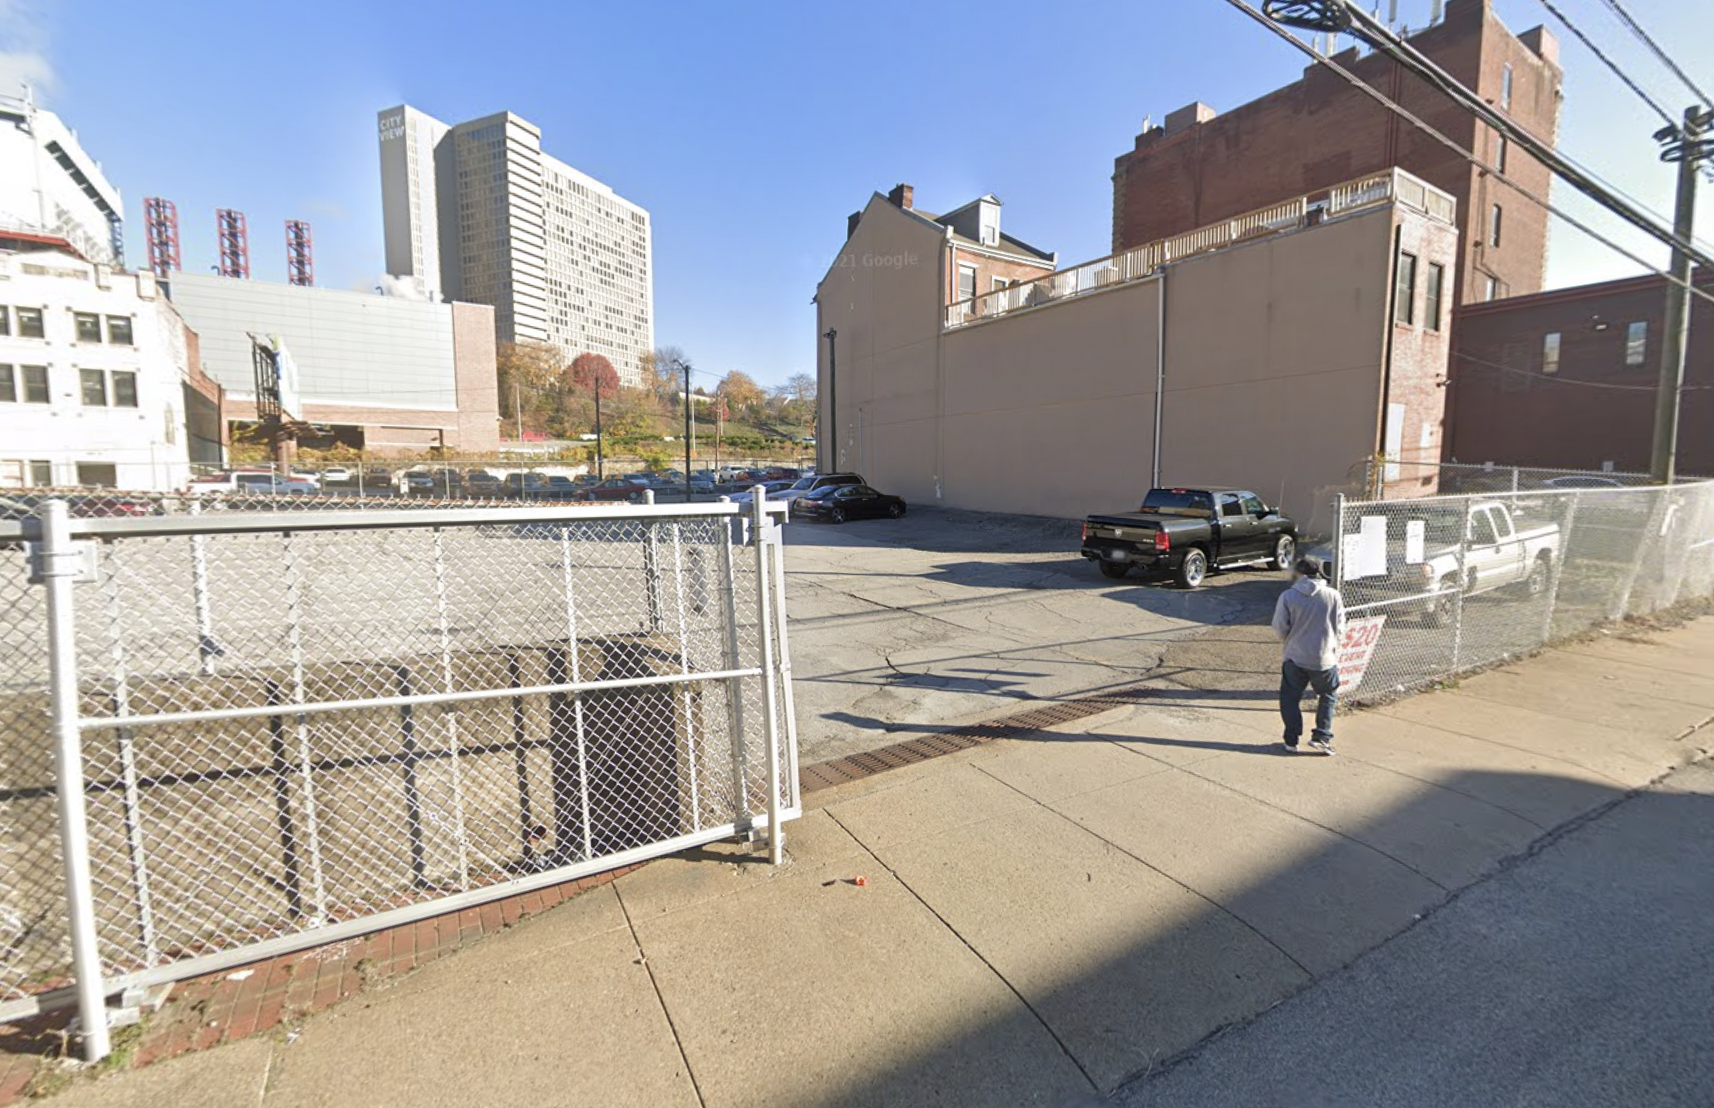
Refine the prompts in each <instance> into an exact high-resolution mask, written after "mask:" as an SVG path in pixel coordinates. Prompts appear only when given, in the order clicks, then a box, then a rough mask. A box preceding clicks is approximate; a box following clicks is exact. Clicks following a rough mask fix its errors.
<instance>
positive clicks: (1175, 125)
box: [1166, 101, 1215, 135]
mask: <svg viewBox="0 0 1714 1108" xmlns="http://www.w3.org/2000/svg"><path fill="white" fill-rule="evenodd" d="M1214 115H1215V112H1214V109H1213V108H1210V107H1209V106H1208V105H1207V104H1204V103H1202V102H1201V101H1197V102H1196V103H1194V104H1186V105H1185V106H1184V107H1182V108H1180V109H1178V110H1177V111H1176V112H1168V113H1167V115H1166V133H1167V134H1169V135H1176V134H1178V133H1179V132H1180V131H1183V130H1186V129H1188V128H1191V127H1194V126H1196V125H1197V124H1199V123H1207V122H1208V121H1209V120H1210V119H1213V118H1214Z"/></svg>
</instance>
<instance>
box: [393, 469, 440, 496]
mask: <svg viewBox="0 0 1714 1108" xmlns="http://www.w3.org/2000/svg"><path fill="white" fill-rule="evenodd" d="M399 492H400V493H401V494H402V495H405V496H426V495H429V494H432V493H433V492H434V476H433V475H432V474H430V473H428V472H427V471H425V470H421V469H407V470H405V471H404V472H402V473H400V474H399Z"/></svg>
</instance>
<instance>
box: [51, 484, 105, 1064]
mask: <svg viewBox="0 0 1714 1108" xmlns="http://www.w3.org/2000/svg"><path fill="white" fill-rule="evenodd" d="M41 523H42V544H41V548H40V554H41V576H42V579H43V581H44V583H45V584H46V586H47V601H48V604H47V607H48V613H47V614H48V660H49V672H48V680H49V684H50V689H51V693H52V702H53V721H54V783H55V786H56V791H57V792H58V794H59V795H58V800H59V817H60V850H61V853H62V854H63V855H64V861H65V899H66V924H67V930H68V931H69V932H70V938H71V958H72V972H73V973H74V974H75V975H76V977H77V1011H78V1016H79V1019H80V1021H81V1024H82V1029H83V1056H84V1058H85V1060H87V1061H90V1062H95V1061H99V1060H100V1059H102V1058H105V1057H107V1054H108V1052H109V1051H110V1050H111V1049H112V1046H111V1043H110V1041H109V1039H108V1035H107V998H106V994H105V990H104V989H103V988H102V984H101V950H100V948H99V946H98V945H97V939H96V934H95V890H94V886H93V883H92V878H91V876H90V863H89V809H88V804H87V798H86V797H85V796H84V791H83V736H82V734H81V733H80V732H79V730H78V722H79V716H80V712H79V707H78V680H77V619H76V613H75V609H74V608H73V600H72V586H73V582H74V580H75V579H76V577H77V576H78V565H77V559H78V554H77V549H76V547H75V545H74V544H73V543H72V541H71V534H70V531H71V523H70V513H69V511H68V509H67V507H66V503H65V501H63V500H50V501H48V502H47V503H46V504H44V505H43V506H42V512H41Z"/></svg>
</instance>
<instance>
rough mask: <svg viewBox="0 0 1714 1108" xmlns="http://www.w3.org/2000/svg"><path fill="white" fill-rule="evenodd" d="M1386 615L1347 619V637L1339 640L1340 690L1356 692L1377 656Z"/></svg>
mask: <svg viewBox="0 0 1714 1108" xmlns="http://www.w3.org/2000/svg"><path fill="white" fill-rule="evenodd" d="M1386 622H1387V617H1386V616H1364V617H1363V618H1361V619H1353V620H1347V621H1346V623H1345V637H1344V638H1343V639H1341V640H1339V691H1340V692H1342V693H1349V692H1355V691H1356V689H1357V686H1358V685H1359V684H1361V683H1362V681H1363V674H1364V673H1365V672H1366V671H1367V670H1368V668H1369V659H1371V658H1373V657H1374V656H1375V646H1376V644H1378V643H1379V642H1380V641H1381V627H1382V625H1384V624H1385V623H1386Z"/></svg>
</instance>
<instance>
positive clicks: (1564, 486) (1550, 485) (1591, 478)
mask: <svg viewBox="0 0 1714 1108" xmlns="http://www.w3.org/2000/svg"><path fill="white" fill-rule="evenodd" d="M1541 487H1542V488H1544V489H1558V490H1559V491H1561V492H1569V491H1572V490H1575V489H1624V488H1629V487H1630V486H1629V485H1627V484H1625V483H1624V482H1623V481H1619V480H1616V479H1614V478H1612V477H1598V476H1596V475H1594V474H1590V473H1567V474H1565V475H1563V476H1561V477H1549V478H1548V479H1547V480H1545V481H1543V482H1542V483H1541Z"/></svg>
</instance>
